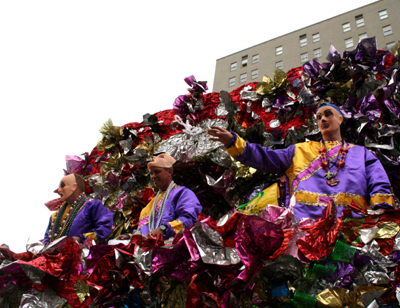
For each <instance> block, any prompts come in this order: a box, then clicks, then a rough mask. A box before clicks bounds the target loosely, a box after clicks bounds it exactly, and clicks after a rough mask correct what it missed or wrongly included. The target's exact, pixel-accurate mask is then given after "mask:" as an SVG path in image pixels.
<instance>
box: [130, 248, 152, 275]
mask: <svg viewBox="0 0 400 308" xmlns="http://www.w3.org/2000/svg"><path fill="white" fill-rule="evenodd" d="M133 257H134V259H135V262H134V263H135V264H137V265H138V267H139V268H140V269H141V270H142V271H143V272H144V273H145V274H146V275H148V276H151V274H152V270H151V260H152V258H153V257H152V250H149V251H144V249H143V248H141V247H137V249H136V251H135V252H134V253H133ZM128 263H132V262H128Z"/></svg>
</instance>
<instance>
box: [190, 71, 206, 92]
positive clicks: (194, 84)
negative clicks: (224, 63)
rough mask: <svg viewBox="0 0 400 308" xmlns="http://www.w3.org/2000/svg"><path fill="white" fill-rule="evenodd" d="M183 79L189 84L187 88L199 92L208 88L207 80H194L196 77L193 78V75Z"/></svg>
mask: <svg viewBox="0 0 400 308" xmlns="http://www.w3.org/2000/svg"><path fill="white" fill-rule="evenodd" d="M184 80H185V82H186V83H187V84H188V85H189V87H190V89H189V90H193V91H197V92H201V93H204V92H206V91H207V90H208V86H207V81H196V78H194V76H193V75H191V76H189V77H186V78H185V79H184Z"/></svg>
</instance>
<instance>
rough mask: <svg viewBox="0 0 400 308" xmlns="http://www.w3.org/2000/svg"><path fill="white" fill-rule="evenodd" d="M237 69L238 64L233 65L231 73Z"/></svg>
mask: <svg viewBox="0 0 400 308" xmlns="http://www.w3.org/2000/svg"><path fill="white" fill-rule="evenodd" d="M236 68H237V62H234V63H231V72H232V71H236Z"/></svg>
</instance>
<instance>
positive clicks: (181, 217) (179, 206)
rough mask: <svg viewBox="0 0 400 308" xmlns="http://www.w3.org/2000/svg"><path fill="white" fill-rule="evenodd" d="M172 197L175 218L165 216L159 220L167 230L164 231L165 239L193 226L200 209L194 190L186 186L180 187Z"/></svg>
mask: <svg viewBox="0 0 400 308" xmlns="http://www.w3.org/2000/svg"><path fill="white" fill-rule="evenodd" d="M172 197H173V200H171V202H172V204H173V205H174V207H175V217H174V218H175V219H173V218H172V219H171V218H168V217H165V218H163V219H162V221H161V224H164V225H166V226H167V230H166V231H165V233H164V238H166V239H168V238H170V237H173V236H175V234H176V233H179V232H180V231H182V230H184V229H189V228H190V227H191V226H193V224H194V223H195V222H196V221H197V217H198V214H199V212H200V211H201V209H202V206H201V205H200V202H199V199H197V197H196V195H195V194H194V192H193V191H191V190H190V189H188V188H186V187H182V188H180V190H179V191H178V192H177V193H176V194H174V195H173V196H172Z"/></svg>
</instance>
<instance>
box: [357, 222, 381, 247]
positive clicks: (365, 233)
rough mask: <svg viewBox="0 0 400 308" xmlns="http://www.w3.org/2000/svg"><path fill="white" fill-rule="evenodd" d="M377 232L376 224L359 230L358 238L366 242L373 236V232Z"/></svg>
mask: <svg viewBox="0 0 400 308" xmlns="http://www.w3.org/2000/svg"><path fill="white" fill-rule="evenodd" d="M377 232H378V226H375V227H372V228H370V229H361V230H360V233H359V234H360V239H361V241H363V243H365V244H368V243H369V242H370V241H372V239H373V238H374V236H375V234H376V233H377Z"/></svg>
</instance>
